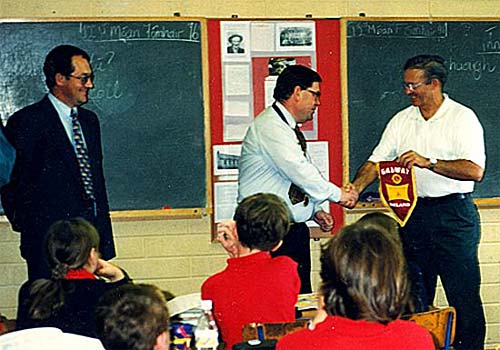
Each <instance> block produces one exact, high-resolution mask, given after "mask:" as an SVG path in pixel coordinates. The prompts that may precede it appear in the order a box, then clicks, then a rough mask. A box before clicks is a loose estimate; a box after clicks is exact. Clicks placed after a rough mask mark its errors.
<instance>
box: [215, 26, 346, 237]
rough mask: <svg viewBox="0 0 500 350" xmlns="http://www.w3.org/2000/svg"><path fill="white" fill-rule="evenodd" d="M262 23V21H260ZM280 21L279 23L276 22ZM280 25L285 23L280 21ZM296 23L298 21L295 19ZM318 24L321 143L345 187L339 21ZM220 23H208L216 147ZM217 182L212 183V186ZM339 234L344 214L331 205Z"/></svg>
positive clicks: (220, 118) (219, 118)
mask: <svg viewBox="0 0 500 350" xmlns="http://www.w3.org/2000/svg"><path fill="white" fill-rule="evenodd" d="M259 21H261V20H259ZM273 21H278V20H273ZM279 21H280V22H282V21H285V20H279ZM293 21H294V22H296V21H297V20H296V19H294V20H293ZM308 21H311V19H308ZM313 21H314V22H316V64H317V71H318V73H319V74H320V75H321V77H322V79H323V82H322V83H321V106H320V107H319V113H318V139H317V141H328V153H329V158H330V162H329V163H330V181H332V182H333V183H335V184H336V185H338V186H341V185H342V114H341V101H342V100H341V86H340V20H338V19H313ZM220 22H221V20H220V19H209V20H207V27H208V58H209V74H210V77H209V81H210V83H209V84H210V117H211V120H210V128H211V130H210V133H211V142H212V144H213V145H222V144H231V143H232V144H235V143H239V142H223V125H222V123H223V109H222V108H223V105H222V65H221V49H220ZM214 183H215V179H213V181H212V186H213V184H214ZM330 210H331V213H332V215H333V216H334V218H335V229H334V231H337V230H338V229H339V228H341V227H342V226H343V224H344V211H343V210H342V207H340V206H339V205H336V204H331V205H330Z"/></svg>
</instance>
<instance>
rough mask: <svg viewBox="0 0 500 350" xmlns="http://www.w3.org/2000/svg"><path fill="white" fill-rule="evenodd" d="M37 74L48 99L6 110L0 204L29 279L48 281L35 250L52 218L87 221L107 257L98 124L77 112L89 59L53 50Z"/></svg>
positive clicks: (64, 48)
mask: <svg viewBox="0 0 500 350" xmlns="http://www.w3.org/2000/svg"><path fill="white" fill-rule="evenodd" d="M43 71H44V74H45V78H46V84H47V87H48V88H49V91H50V92H49V94H47V95H46V96H45V97H44V98H43V99H42V100H41V101H39V102H37V103H34V104H32V105H30V106H27V107H25V108H23V109H21V110H19V111H17V112H16V113H14V114H13V115H12V116H11V117H10V118H9V120H8V122H7V126H6V128H5V134H6V136H7V138H8V140H9V141H10V142H11V144H12V145H13V146H14V148H15V149H16V156H17V158H16V163H15V166H14V170H13V172H12V177H11V181H10V183H9V184H8V185H7V186H5V187H4V188H3V193H2V205H3V207H4V210H5V213H6V215H7V217H8V219H9V221H10V223H11V225H12V228H13V229H14V230H15V231H18V232H21V247H20V248H21V256H22V257H23V258H24V259H25V260H26V263H27V266H28V277H29V278H30V279H37V278H42V277H50V270H49V265H48V262H47V258H46V254H45V251H44V249H43V247H44V240H45V237H46V234H47V229H48V228H49V226H50V225H51V224H52V223H54V222H55V221H57V220H61V219H69V218H72V217H77V216H79V217H83V218H85V219H87V220H88V221H90V222H91V223H93V224H94V226H95V227H96V228H97V230H98V232H99V235H100V242H101V243H100V247H99V248H100V253H101V255H102V257H103V258H104V259H106V260H108V259H111V258H113V257H114V256H115V248H114V243H113V236H112V231H111V221H110V218H109V205H108V198H107V194H106V188H105V183H104V174H103V167H102V148H101V133H100V126H99V121H98V119H97V116H96V115H95V113H93V112H91V111H89V110H86V109H83V108H81V107H80V106H81V105H83V104H84V103H86V102H87V101H88V92H89V90H90V89H92V88H93V87H94V84H93V77H94V76H93V73H92V68H91V66H90V57H89V55H88V54H87V53H86V52H85V51H83V50H81V49H79V48H77V47H74V46H70V45H61V46H58V47H56V48H54V49H53V50H52V51H51V52H50V53H49V54H48V55H47V57H46V58H45V63H44V67H43ZM78 139H80V140H78ZM80 148H83V150H82V149H80ZM82 152H83V154H82ZM82 157H83V158H85V160H84V161H82ZM82 162H85V163H82Z"/></svg>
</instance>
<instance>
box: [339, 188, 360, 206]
mask: <svg viewBox="0 0 500 350" xmlns="http://www.w3.org/2000/svg"><path fill="white" fill-rule="evenodd" d="M341 191H342V193H341V195H340V200H339V204H340V205H341V206H343V207H346V208H349V209H352V208H354V206H355V205H356V202H357V201H358V198H359V192H358V190H357V189H356V187H354V185H353V184H352V183H350V182H349V183H347V184H346V185H345V186H344V187H342V188H341Z"/></svg>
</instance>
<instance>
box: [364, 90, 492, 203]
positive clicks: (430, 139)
mask: <svg viewBox="0 0 500 350" xmlns="http://www.w3.org/2000/svg"><path fill="white" fill-rule="evenodd" d="M483 134H484V133H483V128H482V126H481V123H480V122H479V120H478V118H477V116H476V114H475V113H474V111H472V110H471V109H470V108H468V107H465V106H464V105H462V104H460V103H458V102H456V101H454V100H452V99H451V98H449V97H448V95H446V94H444V101H443V103H442V105H441V106H440V107H439V109H438V110H437V112H436V114H435V115H434V116H433V117H432V118H430V119H429V120H425V119H424V117H423V116H422V115H421V113H420V110H419V108H418V107H415V106H410V107H407V108H405V109H403V110H402V111H400V112H398V113H397V114H396V115H395V116H394V117H393V118H392V119H391V120H390V121H389V123H388V124H387V126H386V128H385V130H384V132H383V134H382V137H381V139H380V142H379V144H378V145H377V147H375V149H374V150H373V153H372V155H371V156H370V158H369V159H368V160H369V161H372V162H379V161H385V160H394V159H395V158H397V157H399V156H400V155H401V154H403V153H404V152H406V151H410V150H413V151H415V152H417V153H418V154H420V155H422V156H424V157H427V158H436V159H441V160H457V159H466V160H470V161H472V162H474V163H475V164H477V165H478V166H480V167H482V168H483V169H484V167H485V163H486V154H485V148H484V135H483ZM415 178H416V185H417V194H418V196H419V197H441V196H446V195H448V194H452V193H469V192H472V191H473V190H474V181H463V180H455V179H450V178H449V177H446V176H442V175H439V174H436V173H435V172H433V171H431V170H429V169H423V168H419V167H415Z"/></svg>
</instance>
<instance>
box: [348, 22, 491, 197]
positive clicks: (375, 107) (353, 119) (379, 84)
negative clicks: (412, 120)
mask: <svg viewBox="0 0 500 350" xmlns="http://www.w3.org/2000/svg"><path fill="white" fill-rule="evenodd" d="M342 31H343V45H342V47H343V89H344V97H343V98H344V101H343V102H344V104H343V105H344V107H347V108H344V111H343V116H344V118H343V119H344V123H343V128H344V136H345V138H344V139H345V140H347V139H348V140H349V141H348V154H346V153H344V159H346V160H347V161H348V163H349V167H348V170H349V174H347V175H346V178H349V179H352V178H353V177H354V175H355V173H356V170H357V169H358V168H359V166H361V165H362V163H363V162H364V161H365V160H366V159H367V158H368V156H369V155H370V154H371V152H372V150H373V148H374V147H375V146H376V144H377V143H378V140H379V138H380V136H381V134H382V131H383V130H384V127H385V125H386V124H387V122H388V120H389V119H390V118H391V117H392V116H393V115H394V114H395V113H396V112H397V111H399V110H401V109H402V108H404V107H406V106H407V105H409V100H408V98H407V97H406V96H405V95H404V91H403V89H402V88H401V86H402V71H403V65H404V63H405V61H406V60H407V59H408V58H410V57H412V56H414V55H418V54H423V53H430V54H439V55H441V56H443V57H444V58H445V60H446V66H447V68H448V71H449V76H448V82H447V83H446V86H445V92H446V93H448V94H449V96H450V97H451V98H453V99H455V100H457V101H459V102H461V103H463V104H465V105H467V106H469V107H471V108H472V109H473V110H474V111H475V112H476V114H477V116H478V118H479V119H480V121H481V123H482V125H483V128H484V132H485V143H486V150H487V166H486V172H485V177H484V179H483V181H482V182H481V183H479V184H476V188H475V192H474V196H475V197H479V198H498V197H500V142H498V137H499V130H500V108H499V107H500V21H499V19H498V18H497V19H485V18H482V19H477V20H475V19H470V18H467V19H435V18H434V19H394V18H391V19H387V18H379V19H377V18H373V19H366V18H364V19H363V18H346V19H343V20H342ZM346 149H347V147H344V150H346ZM346 168H347V167H346ZM376 186H377V184H372V185H371V186H370V187H369V188H368V189H367V190H366V191H377V187H376ZM479 202H481V201H479ZM483 202H488V201H483ZM490 202H491V201H490Z"/></svg>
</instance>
